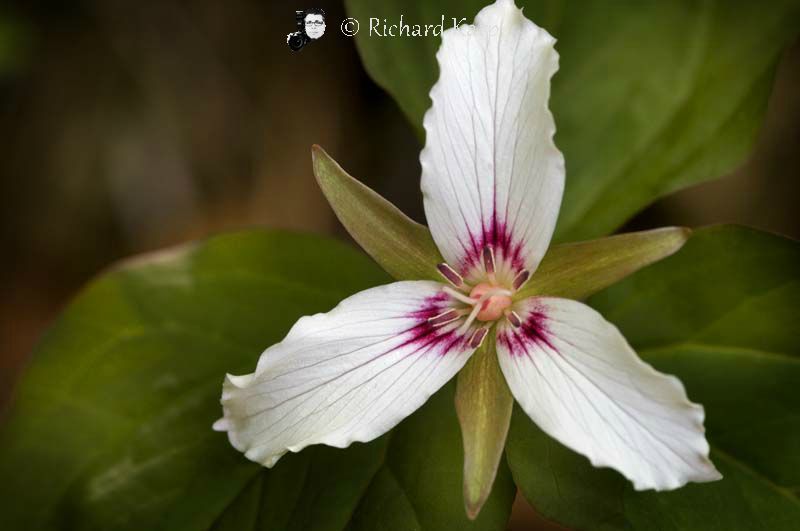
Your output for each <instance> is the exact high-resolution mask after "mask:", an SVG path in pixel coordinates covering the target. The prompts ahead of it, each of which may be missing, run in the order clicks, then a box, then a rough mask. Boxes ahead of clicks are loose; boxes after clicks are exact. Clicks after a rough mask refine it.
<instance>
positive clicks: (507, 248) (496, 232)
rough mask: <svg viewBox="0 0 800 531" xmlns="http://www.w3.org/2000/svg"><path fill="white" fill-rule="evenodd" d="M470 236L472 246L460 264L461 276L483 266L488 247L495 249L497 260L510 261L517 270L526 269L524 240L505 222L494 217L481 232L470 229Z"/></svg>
mask: <svg viewBox="0 0 800 531" xmlns="http://www.w3.org/2000/svg"><path fill="white" fill-rule="evenodd" d="M469 237H470V241H471V242H472V248H471V249H469V250H468V252H467V254H466V256H464V258H463V259H462V260H461V263H460V264H459V273H460V274H461V276H468V275H469V273H470V271H472V270H474V269H475V268H477V267H482V266H483V260H484V252H485V251H484V250H485V249H486V248H487V247H490V248H491V249H492V250H493V251H494V259H495V262H496V261H498V260H503V261H505V262H506V263H510V265H511V267H512V269H513V270H514V271H515V272H517V271H520V270H522V269H524V267H525V260H524V257H523V256H522V245H523V243H524V242H522V241H520V240H518V239H516V238H514V236H513V235H512V234H511V231H510V229H509V228H508V225H506V224H505V223H502V222H499V221H497V220H496V219H493V220H492V222H491V225H490V226H489V227H484V228H482V229H481V230H480V232H479V233H477V234H476V233H473V232H472V231H470V233H469Z"/></svg>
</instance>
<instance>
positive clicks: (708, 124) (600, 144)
mask: <svg viewBox="0 0 800 531" xmlns="http://www.w3.org/2000/svg"><path fill="white" fill-rule="evenodd" d="M489 3H490V2H489V1H488V0H415V1H407V0H384V1H382V2H369V1H368V0H347V2H346V4H347V8H348V12H349V15H350V16H353V17H356V18H357V19H359V20H360V21H361V22H362V31H360V32H359V33H358V35H357V36H356V44H357V46H358V50H359V52H360V54H361V58H362V60H363V62H364V65H365V66H366V69H367V71H368V72H369V73H370V75H371V76H372V78H373V79H375V81H376V82H377V83H378V84H379V85H381V86H382V87H383V88H385V89H386V90H387V92H389V94H391V95H392V96H393V97H394V99H395V100H396V101H397V103H398V104H399V105H400V108H401V109H402V110H403V111H404V112H405V113H406V115H407V116H408V117H409V119H410V120H411V123H412V124H413V125H414V126H415V127H416V128H417V130H418V132H419V133H420V136H422V134H423V133H422V117H423V114H424V112H425V110H426V109H427V108H428V107H429V106H430V99H429V98H428V92H429V90H430V88H431V87H432V86H433V84H434V82H435V81H436V78H437V77H438V67H437V64H436V61H435V57H434V55H435V53H436V50H437V49H438V47H439V42H440V38H439V37H416V38H415V37H395V38H391V37H379V36H377V35H375V34H374V33H373V34H370V31H368V30H369V28H368V27H366V22H367V21H368V20H370V18H375V19H379V20H380V21H381V23H383V20H384V19H385V20H386V23H387V24H389V25H391V24H398V23H399V21H400V16H401V14H402V15H403V21H404V23H406V24H434V23H438V22H439V21H440V17H441V16H442V15H444V17H445V26H446V27H447V26H452V24H453V21H452V18H453V17H455V18H456V20H460V19H462V18H466V20H467V21H468V22H469V23H471V22H472V20H473V18H474V16H475V14H476V13H477V12H478V11H479V10H480V8H481V7H483V6H485V5H487V4H489ZM517 5H519V6H521V7H524V10H525V15H526V16H527V17H529V18H530V19H532V20H533V21H534V22H536V23H537V24H539V25H540V26H543V27H544V28H545V29H547V30H548V31H549V32H550V33H552V34H553V35H554V36H555V37H556V38H557V39H558V43H557V44H556V49H557V50H558V52H559V54H560V57H561V60H560V69H559V71H558V73H557V74H556V76H555V77H554V79H553V87H552V98H551V108H552V110H553V114H554V116H555V121H556V128H557V133H556V144H557V145H558V146H559V148H561V150H562V151H563V152H564V156H565V158H566V162H567V184H566V192H565V197H564V204H563V206H562V209H561V217H560V220H559V224H558V227H557V233H556V240H557V241H571V240H577V239H585V238H590V237H596V236H598V235H603V234H607V233H609V232H612V231H613V230H614V229H616V228H617V227H619V226H620V225H621V224H622V223H623V222H624V221H625V220H626V219H628V218H629V217H631V216H632V215H633V214H635V213H636V212H637V211H639V210H641V209H642V208H643V207H645V206H647V205H648V204H649V203H651V202H652V201H654V200H655V199H656V198H658V197H660V196H663V195H665V194H667V193H669V192H672V191H674V190H677V189H679V188H682V187H685V186H688V185H690V184H693V183H697V182H701V181H704V180H708V179H712V178H716V177H720V176H721V175H723V174H725V173H726V172H728V171H730V170H731V169H733V168H734V167H735V166H737V165H738V164H740V163H741V162H742V161H743V159H744V158H745V157H746V156H747V153H748V152H749V150H750V147H751V145H752V143H753V140H754V138H755V135H756V133H757V131H758V127H759V125H760V123H761V120H762V117H763V114H764V109H765V107H766V102H767V98H768V97H769V94H770V91H771V87H772V79H773V72H774V68H775V65H776V63H777V60H778V58H779V56H780V53H781V50H782V49H783V48H784V46H785V45H786V44H787V43H789V42H791V41H792V40H793V39H794V38H795V37H796V36H797V34H798V32H799V30H800V1H798V0H776V1H773V2H769V4H767V5H763V4H761V3H759V2H751V1H745V0H733V1H722V0H709V1H704V2H691V1H688V0H648V1H641V0H623V1H615V2H607V1H602V0H593V1H586V2H568V1H567V0H544V1H539V0H537V1H534V0H517ZM511 52H512V51H508V53H511Z"/></svg>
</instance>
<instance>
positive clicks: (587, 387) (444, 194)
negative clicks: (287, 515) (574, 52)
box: [215, 0, 721, 490]
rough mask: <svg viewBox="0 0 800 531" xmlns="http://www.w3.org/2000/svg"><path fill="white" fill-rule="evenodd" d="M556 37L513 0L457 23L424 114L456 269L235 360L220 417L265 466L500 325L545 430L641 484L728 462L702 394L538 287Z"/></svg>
mask: <svg viewBox="0 0 800 531" xmlns="http://www.w3.org/2000/svg"><path fill="white" fill-rule="evenodd" d="M554 44H555V40H554V39H553V38H552V37H551V36H550V35H549V34H548V33H547V32H546V31H545V30H543V29H541V28H539V27H538V26H536V25H535V24H534V23H532V22H531V21H530V20H528V19H526V18H525V17H524V15H523V13H522V11H521V10H520V9H518V8H516V6H515V5H514V4H513V2H512V1H511V0H498V1H497V2H496V3H495V4H493V5H491V6H489V7H487V8H485V9H483V10H482V11H481V12H480V13H479V14H478V15H477V17H476V18H475V24H474V26H462V27H459V28H453V29H450V30H447V31H445V32H444V33H443V35H442V45H441V48H440V49H439V52H438V54H437V60H438V62H439V67H440V78H439V80H438V82H437V83H436V84H435V85H434V87H433V89H432V90H431V93H430V95H431V99H432V101H433V105H432V107H431V108H430V109H429V110H428V112H427V114H426V115H425V119H424V127H425V130H426V134H427V136H426V145H425V148H424V149H423V151H422V153H421V155H420V160H421V163H422V192H423V195H424V206H425V213H426V217H427V220H428V223H429V227H430V231H431V234H432V236H433V239H434V241H435V243H436V245H437V246H438V248H439V251H440V252H441V255H442V257H443V258H444V260H445V261H444V262H443V263H440V264H437V266H436V267H437V269H438V271H439V273H440V274H441V282H434V281H427V280H419V281H401V282H395V283H392V284H389V285H385V286H380V287H376V288H372V289H368V290H366V291H363V292H361V293H357V294H355V295H353V296H351V297H349V298H347V299H345V300H343V301H342V302H341V303H340V304H339V305H338V306H336V307H335V308H334V309H333V310H331V311H330V312H328V313H324V314H317V315H313V316H309V317H303V318H302V319H300V320H299V321H298V322H297V323H296V324H295V325H294V326H293V327H292V329H291V330H290V331H289V333H288V335H287V336H286V338H285V339H284V340H283V341H281V342H280V343H278V344H276V345H273V346H271V347H269V348H268V349H267V350H266V351H264V353H263V354H262V355H261V358H260V359H259V361H258V364H257V366H256V369H255V372H253V373H251V374H246V375H243V376H232V375H228V376H227V377H226V379H225V382H224V388H223V394H222V406H223V410H224V417H223V418H222V419H221V420H220V421H218V422H217V423H216V424H215V427H216V429H219V430H224V431H227V433H228V437H229V439H230V442H231V444H232V445H233V446H234V447H235V448H236V449H238V450H240V451H242V452H244V453H245V455H246V456H247V457H248V458H249V459H251V460H253V461H255V462H257V463H261V464H263V465H264V466H267V467H272V466H273V465H275V463H276V462H277V461H278V460H279V459H280V458H281V456H283V455H284V454H285V453H286V452H298V451H300V450H302V449H303V448H305V447H306V446H309V445H312V444H326V445H330V446H335V447H339V448H343V447H346V446H348V445H350V444H351V443H353V442H355V441H361V442H365V441H370V440H373V439H375V438H377V437H379V436H380V435H382V434H384V433H386V432H387V431H389V430H390V429H392V428H393V427H394V426H395V425H397V424H398V423H399V422H400V421H402V420H403V419H404V418H406V417H407V416H408V415H410V414H411V413H413V412H414V411H415V410H416V409H418V408H419V407H420V406H422V405H423V404H424V403H425V401H426V400H427V399H428V398H429V397H430V396H431V395H432V394H433V393H435V392H436V391H437V390H438V389H439V388H441V387H442V386H443V385H444V384H445V383H446V382H448V381H449V380H450V379H451V378H453V376H454V375H456V373H457V372H458V371H459V370H460V369H462V367H464V365H465V364H466V363H467V361H468V360H469V359H470V356H471V355H473V353H474V352H475V351H476V350H477V349H478V348H479V347H480V346H481V345H482V344H483V343H484V342H486V341H487V338H490V339H492V340H493V343H492V344H493V345H494V347H495V348H494V351H495V352H496V356H497V362H498V364H499V367H500V369H501V371H502V375H503V376H504V378H505V381H506V383H507V385H508V388H509V389H510V391H511V393H512V394H513V396H514V398H515V399H516V400H517V402H518V403H519V404H520V406H521V407H522V409H523V410H524V411H525V413H527V414H528V416H530V418H531V419H532V420H533V422H535V423H536V424H537V425H538V426H539V427H540V428H541V429H542V430H543V431H545V432H546V433H547V434H549V435H550V436H551V437H553V438H555V439H557V440H558V441H560V442H561V443H562V444H564V445H565V446H567V447H569V448H571V449H572V450H574V451H576V452H579V453H581V454H583V455H585V456H586V457H588V458H589V460H590V461H591V462H592V464H593V465H595V466H605V467H611V468H614V469H616V470H617V471H619V472H620V473H622V474H623V475H624V476H625V477H627V478H628V479H629V480H630V481H631V482H632V483H633V485H634V487H635V488H636V489H637V490H642V489H656V490H666V489H675V488H678V487H680V486H682V485H684V484H686V483H687V482H689V481H711V480H714V479H718V478H720V477H721V476H720V474H719V473H718V472H717V470H716V469H715V468H714V465H713V464H712V463H711V462H710V460H709V458H708V453H709V445H708V443H707V441H706V439H705V436H704V429H703V418H704V412H703V408H702V407H701V406H699V405H696V404H693V403H691V402H690V401H689V400H688V398H687V396H686V392H685V390H684V388H683V386H682V384H681V382H680V381H679V380H678V379H677V378H675V377H673V376H668V375H665V374H661V373H659V372H657V371H656V370H655V369H653V368H652V367H651V366H650V365H648V364H647V363H645V362H643V361H642V360H641V359H639V357H638V356H637V355H636V353H635V352H634V351H633V349H632V348H631V347H630V345H629V344H628V343H627V341H626V340H625V338H624V337H623V336H622V334H621V333H620V331H619V330H618V329H617V328H616V327H615V326H614V325H612V324H611V323H609V322H608V321H606V320H605V319H604V318H603V317H602V316H601V315H600V314H599V313H597V312H596V311H595V310H593V309H592V308H590V307H589V306H587V305H585V304H583V303H581V302H577V301H574V300H568V299H564V298H557V297H548V296H533V297H525V296H523V295H524V294H521V289H522V288H523V287H524V286H525V285H526V283H527V282H528V281H529V280H531V277H532V275H533V273H534V272H535V271H536V269H537V266H538V265H539V263H540V261H541V260H542V258H543V256H544V255H545V252H546V251H547V249H548V246H549V244H550V239H551V237H552V235H553V230H554V228H555V225H556V219H557V217H558V211H559V208H560V203H561V198H562V193H563V189H564V176H565V169H564V159H563V156H562V155H561V153H560V152H559V150H558V149H557V148H556V146H555V144H554V142H553V135H554V133H555V125H554V121H553V117H552V115H551V113H550V111H549V109H548V106H547V103H548V99H549V93H550V79H551V77H552V76H553V74H554V73H555V72H556V70H557V68H558V54H557V53H556V51H555V49H554Z"/></svg>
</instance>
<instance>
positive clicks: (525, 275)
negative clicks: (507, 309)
mask: <svg viewBox="0 0 800 531" xmlns="http://www.w3.org/2000/svg"><path fill="white" fill-rule="evenodd" d="M529 278H531V273H530V271H528V270H527V269H523V270H522V271H520V272H519V273H517V276H515V277H514V281H513V282H512V283H511V286H512V287H513V288H514V290H518V289H519V288H521V287H522V286H524V285H525V283H526V282H527V281H528V279H529Z"/></svg>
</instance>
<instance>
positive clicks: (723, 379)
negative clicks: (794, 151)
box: [506, 227, 800, 531]
mask: <svg viewBox="0 0 800 531" xmlns="http://www.w3.org/2000/svg"><path fill="white" fill-rule="evenodd" d="M798 266H800V248H798V245H797V244H796V243H794V242H791V241H789V240H785V239H783V238H780V237H778V236H773V235H769V234H765V233H760V232H758V231H754V230H750V229H742V228H734V227H714V228H709V229H703V230H700V231H697V232H696V233H695V235H694V236H693V237H692V238H691V239H690V240H689V242H688V243H687V244H686V246H685V247H684V248H683V249H682V250H681V251H680V252H679V253H677V254H675V255H674V256H672V257H670V258H668V259H666V260H664V261H662V262H660V263H658V264H655V265H653V266H651V267H649V268H647V269H645V270H642V271H641V272H639V273H637V274H635V275H633V276H631V277H629V278H628V279H627V280H625V281H623V282H621V283H619V284H618V285H616V286H614V287H612V288H610V289H608V290H606V291H604V292H602V293H600V294H598V295H596V296H595V297H593V298H592V299H590V302H591V303H592V305H593V306H595V307H596V308H597V309H598V310H599V311H601V312H602V313H603V315H604V316H605V317H606V318H608V319H609V320H610V321H612V322H614V323H615V324H617V325H618V326H619V327H620V329H621V330H622V332H623V333H624V334H625V336H626V337H627V339H628V340H629V341H630V342H631V344H632V345H633V346H634V347H635V348H636V349H637V351H638V352H639V354H640V355H641V356H642V357H643V358H644V359H645V360H647V361H648V362H650V363H652V364H653V365H654V366H655V367H656V368H657V369H659V370H661V371H664V372H667V373H671V374H675V375H677V376H678V377H680V379H681V380H682V381H683V383H684V384H685V385H686V388H687V391H688V393H689V397H690V399H692V400H693V401H696V402H699V403H702V404H703V405H704V406H705V408H706V427H707V430H708V438H709V441H710V443H711V446H712V455H711V457H712V459H713V460H714V462H715V464H716V465H717V466H718V467H719V469H720V471H721V472H722V474H723V475H724V476H725V477H724V479H723V480H722V481H718V482H714V483H707V484H701V485H697V484H693V485H689V486H687V487H684V488H682V489H679V490H677V491H675V492H669V493H653V492H635V491H634V490H633V489H632V487H631V486H630V485H629V484H628V483H627V482H626V481H625V480H624V479H623V478H622V477H621V476H620V475H618V474H617V473H615V472H613V471H610V470H599V469H595V468H592V466H591V465H590V464H589V462H588V460H586V459H585V458H583V457H581V456H578V455H577V454H575V453H573V452H571V451H570V450H568V449H566V448H564V447H563V446H561V445H560V444H558V443H557V442H555V441H553V440H552V439H550V438H549V437H547V436H546V435H544V434H543V433H542V432H541V431H539V430H538V429H537V428H536V427H535V426H534V425H533V423H531V422H530V420H529V419H528V418H527V417H526V416H525V414H524V413H523V412H522V411H519V410H515V412H514V416H513V419H512V425H511V431H510V433H509V438H508V445H507V450H506V451H507V455H508V459H509V464H510V466H511V469H512V472H513V474H514V479H515V481H516V482H517V484H518V485H519V487H520V489H521V490H522V492H523V493H524V495H525V496H526V498H527V499H528V500H529V501H530V502H531V503H532V504H533V505H534V506H535V507H536V508H537V509H538V510H539V511H540V512H541V513H542V514H544V515H545V516H546V517H548V518H551V519H553V520H556V521H558V522H560V523H562V524H565V525H568V526H571V527H578V528H581V529H675V530H677V529H681V530H684V529H698V530H715V529H718V530H720V531H722V530H729V529H769V530H776V529H787V530H789V529H796V527H797V522H800V499H798V495H797V491H796V488H797V485H799V484H800V454H798V452H797V447H798V446H797V443H798V441H800V417H798V415H797V412H798V411H799V410H800V395H798V393H797V389H798V387H800V357H799V356H800V347H799V346H798V343H797V333H796V328H797V327H796V320H797V314H798V302H797V301H798V300H800V281H799V280H798V277H797V271H798Z"/></svg>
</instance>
